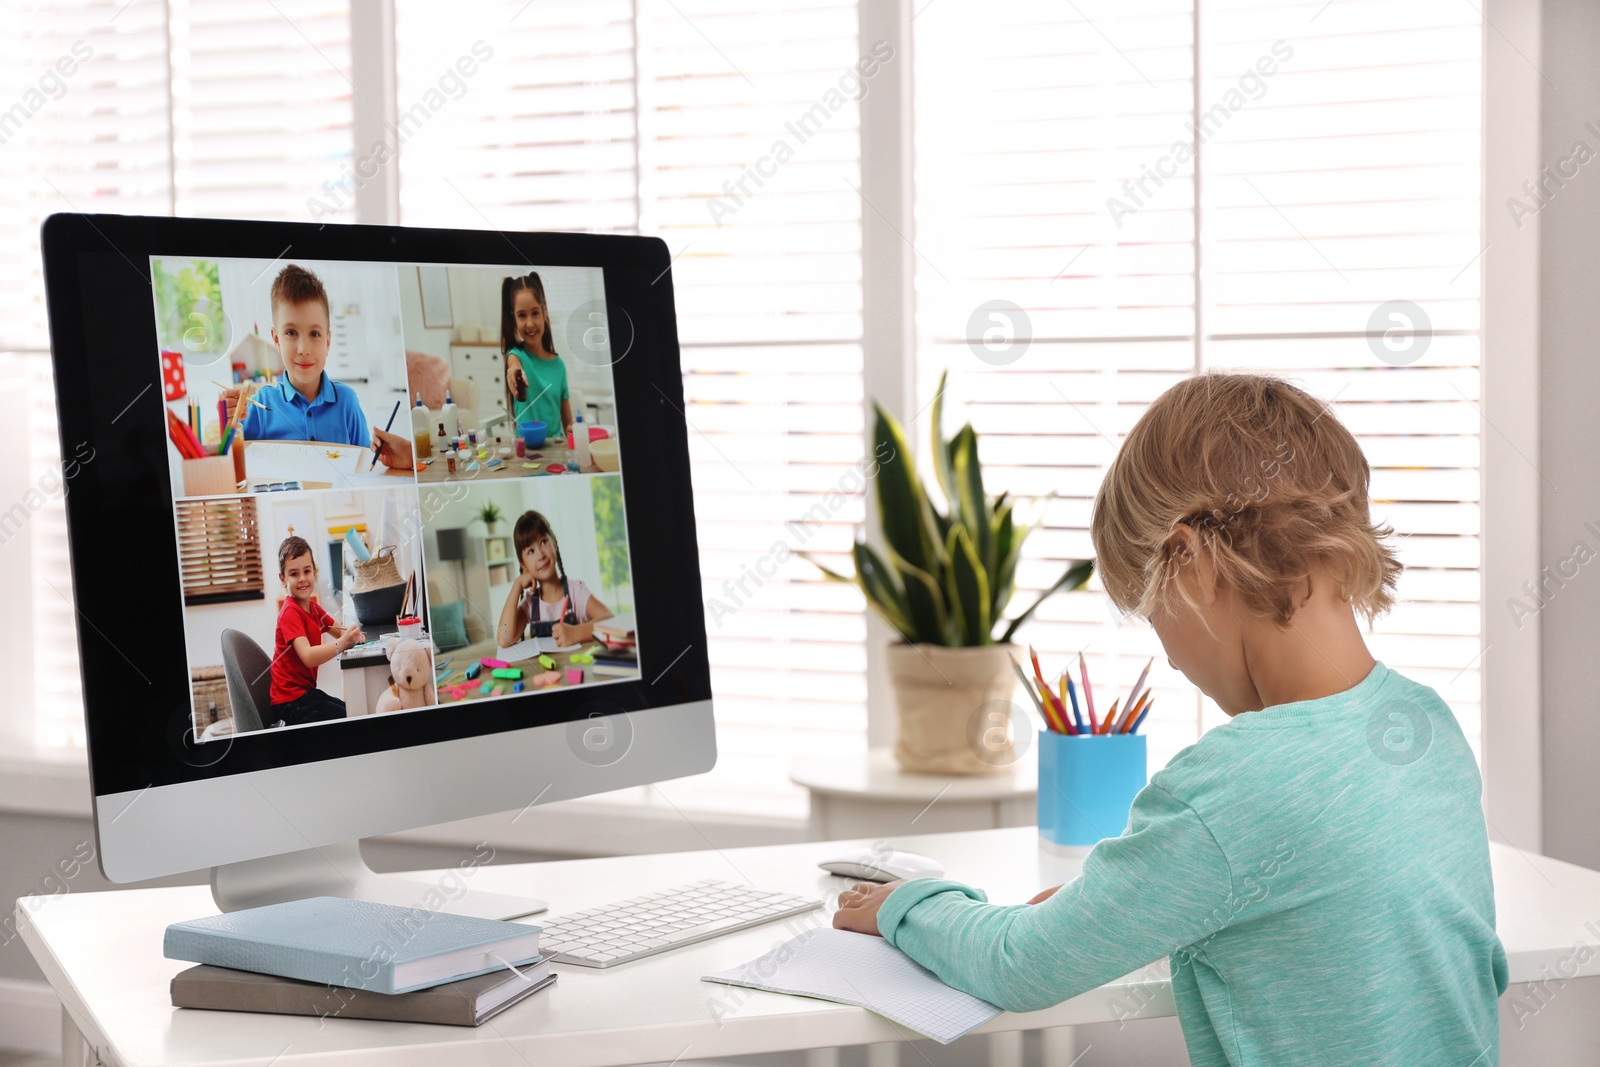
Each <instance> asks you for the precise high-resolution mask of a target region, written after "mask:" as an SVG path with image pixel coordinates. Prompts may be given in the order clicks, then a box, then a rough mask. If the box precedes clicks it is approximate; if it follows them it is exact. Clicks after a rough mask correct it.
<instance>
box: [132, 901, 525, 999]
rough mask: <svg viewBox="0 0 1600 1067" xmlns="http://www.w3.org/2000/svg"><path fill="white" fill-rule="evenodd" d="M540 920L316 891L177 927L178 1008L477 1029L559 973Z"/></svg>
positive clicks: (169, 939) (172, 941)
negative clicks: (542, 948) (546, 950)
mask: <svg viewBox="0 0 1600 1067" xmlns="http://www.w3.org/2000/svg"><path fill="white" fill-rule="evenodd" d="M541 929H542V928H541V927H539V926H535V925H533V924H531V923H512V922H500V921H499V920H496V919H474V918H469V917H466V916H461V915H448V914H445V913H443V912H437V911H429V910H426V909H424V908H420V907H417V908H400V907H394V906H392V905H388V904H374V903H370V902H367V901H359V900H346V899H342V898H338V897H312V898H309V899H306V900H296V901H290V902H288V903H286V904H270V905H268V906H266V907H262V908H250V909H247V910H245V911H236V912H231V913H229V914H227V915H215V916H209V917H207V918H203V919H193V920H190V921H188V922H181V923H173V924H172V925H171V926H169V927H167V933H166V939H165V943H164V946H163V948H164V952H165V955H166V956H167V958H168V959H177V960H189V961H192V962H195V963H199V964H200V965H201V966H198V967H191V968H189V969H188V970H186V971H183V972H181V973H180V974H178V975H177V976H176V977H175V978H173V980H172V1003H173V1006H174V1007H179V1008H205V1009H211V1010H215V1011H257V1012H269V1013H274V1014H280V1015H316V1016H319V1017H322V1018H347V1019H389V1020H395V1021H400V1022H424V1023H442V1024H446V1025H451V1026H477V1025H478V1024H480V1023H482V1022H483V1021H484V1020H485V1019H488V1018H490V1017H492V1016H494V1015H496V1014H498V1013H499V1012H502V1011H504V1010H505V1009H507V1008H509V1007H510V1006H511V1005H513V1004H515V1003H517V1002H518V1001H520V1000H523V999H524V998H526V997H528V996H531V995H532V994H534V993H536V992H538V991H539V990H541V989H543V988H545V987H546V986H548V985H550V984H551V983H552V982H554V981H555V979H556V976H555V975H554V974H553V973H551V970H550V963H549V960H550V956H548V955H541V954H540V952H539V934H540V931H541Z"/></svg>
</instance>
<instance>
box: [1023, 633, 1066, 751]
mask: <svg viewBox="0 0 1600 1067" xmlns="http://www.w3.org/2000/svg"><path fill="white" fill-rule="evenodd" d="M1028 659H1029V660H1031V661H1032V662H1033V678H1034V681H1036V682H1038V683H1039V694H1040V696H1042V697H1043V698H1044V706H1045V709H1046V710H1047V711H1048V712H1050V713H1051V714H1050V715H1049V716H1048V720H1049V722H1050V728H1051V729H1052V730H1054V731H1056V733H1060V734H1065V733H1076V731H1075V730H1073V729H1072V728H1071V727H1070V726H1066V725H1065V719H1062V720H1061V721H1060V723H1059V724H1058V722H1057V719H1056V716H1055V714H1054V713H1055V711H1056V702H1055V697H1053V696H1052V695H1051V694H1050V683H1049V682H1046V681H1045V680H1044V671H1042V670H1040V669H1039V653H1037V652H1035V651H1034V650H1033V646H1032V645H1029V646H1028Z"/></svg>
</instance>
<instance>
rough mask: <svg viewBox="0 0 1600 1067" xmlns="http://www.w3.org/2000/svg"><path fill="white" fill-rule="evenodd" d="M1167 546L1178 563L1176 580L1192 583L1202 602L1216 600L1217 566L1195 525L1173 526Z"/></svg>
mask: <svg viewBox="0 0 1600 1067" xmlns="http://www.w3.org/2000/svg"><path fill="white" fill-rule="evenodd" d="M1167 547H1168V551H1169V552H1170V553H1171V554H1172V558H1173V559H1174V560H1175V561H1177V564H1178V573H1177V574H1176V575H1174V580H1175V581H1179V582H1189V583H1191V584H1192V586H1193V588H1194V591H1195V593H1196V594H1197V595H1198V596H1199V597H1200V602H1201V603H1202V604H1207V605H1209V604H1211V603H1212V602H1213V601H1215V600H1216V599H1217V594H1218V589H1217V571H1216V567H1215V566H1214V564H1213V562H1212V559H1211V552H1210V550H1209V549H1208V548H1207V547H1206V545H1205V543H1204V542H1203V541H1202V540H1201V538H1200V535H1199V534H1198V533H1197V532H1196V531H1195V529H1194V527H1192V526H1190V525H1188V524H1187V523H1179V524H1178V525H1177V526H1175V527H1173V529H1172V532H1171V533H1170V534H1168V535H1167Z"/></svg>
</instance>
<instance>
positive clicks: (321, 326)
mask: <svg viewBox="0 0 1600 1067" xmlns="http://www.w3.org/2000/svg"><path fill="white" fill-rule="evenodd" d="M331 317H332V316H331V313H330V311H329V308H328V292H327V290H326V289H324V288H323V287H322V281H321V280H320V279H319V278H318V277H317V276H316V275H315V274H312V273H311V272H310V271H308V270H306V269H305V268H304V267H301V266H298V265H296V264H293V263H291V264H289V265H288V266H287V267H284V268H283V270H281V271H279V272H278V277H277V279H276V280H274V281H273V283H272V343H273V344H275V345H277V346H278V356H279V358H280V359H282V360H283V377H281V378H279V379H278V382H277V384H276V385H269V386H266V387H264V388H261V389H258V390H256V392H255V393H254V395H253V396H252V400H253V402H252V403H250V404H247V405H246V406H245V410H246V411H248V412H249V414H248V415H246V416H245V420H244V438H245V440H246V441H263V440H280V441H283V440H288V441H327V442H330V443H334V444H341V445H368V444H370V443H371V439H372V435H371V434H370V433H369V432H368V430H367V416H366V413H365V412H363V411H362V410H361V402H360V400H359V399H357V397H356V393H355V390H354V389H351V388H350V387H349V386H348V385H341V384H340V383H338V382H336V381H334V380H333V379H332V378H330V377H328V374H327V371H326V370H324V369H323V368H324V367H326V366H327V363H328V346H329V343H330V341H331V337H330V330H329V325H328V324H329V321H330V319H331ZM240 388H242V387H240ZM222 395H223V399H224V400H226V401H227V402H228V403H229V404H230V405H231V404H232V403H233V402H234V400H235V399H237V397H238V396H239V388H234V389H229V390H226V391H225V392H224V393H223V394H222Z"/></svg>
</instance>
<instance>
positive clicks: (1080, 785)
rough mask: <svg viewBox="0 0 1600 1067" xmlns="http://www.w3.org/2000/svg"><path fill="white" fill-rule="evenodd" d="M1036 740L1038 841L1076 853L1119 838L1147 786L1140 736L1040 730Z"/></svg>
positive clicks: (1142, 737)
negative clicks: (1135, 803)
mask: <svg viewBox="0 0 1600 1067" xmlns="http://www.w3.org/2000/svg"><path fill="white" fill-rule="evenodd" d="M1038 740H1039V838H1040V840H1041V841H1042V842H1043V843H1045V844H1046V845H1060V846H1066V847H1074V848H1075V847H1086V846H1090V845H1094V844H1096V843H1098V842H1099V841H1100V840H1101V839H1102V838H1106V837H1117V836H1119V835H1120V834H1121V833H1122V831H1123V830H1125V829H1126V828H1127V826H1128V811H1129V809H1131V808H1132V807H1133V798H1134V797H1135V796H1137V795H1138V793H1139V790H1141V789H1143V788H1144V787H1145V783H1146V781H1147V776H1146V763H1145V761H1146V758H1147V753H1146V749H1145V738H1144V735H1143V734H1112V735H1109V736H1105V737H1095V736H1090V735H1086V734H1058V733H1055V732H1054V731H1051V730H1043V731H1041V732H1040V733H1039V735H1038Z"/></svg>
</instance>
